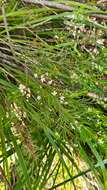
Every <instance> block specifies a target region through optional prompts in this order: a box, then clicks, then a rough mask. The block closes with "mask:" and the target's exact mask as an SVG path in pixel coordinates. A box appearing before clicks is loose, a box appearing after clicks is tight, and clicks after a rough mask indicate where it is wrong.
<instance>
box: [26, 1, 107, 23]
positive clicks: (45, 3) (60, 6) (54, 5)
mask: <svg viewBox="0 0 107 190" xmlns="http://www.w3.org/2000/svg"><path fill="white" fill-rule="evenodd" d="M23 1H24V2H25V3H29V4H35V5H41V6H47V7H50V8H55V9H61V10H63V11H70V12H71V11H73V10H75V8H74V7H71V6H67V5H64V4H62V3H57V2H50V1H46V0H23ZM89 16H93V17H96V18H101V19H105V20H107V15H106V14H100V13H96V12H93V13H92V12H91V13H89Z"/></svg>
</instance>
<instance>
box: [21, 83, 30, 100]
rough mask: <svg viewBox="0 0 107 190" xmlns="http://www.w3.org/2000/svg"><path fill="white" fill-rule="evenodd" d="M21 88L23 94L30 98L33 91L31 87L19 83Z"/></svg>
mask: <svg viewBox="0 0 107 190" xmlns="http://www.w3.org/2000/svg"><path fill="white" fill-rule="evenodd" d="M19 90H20V92H21V93H22V95H23V96H26V98H30V97H31V91H30V88H27V87H26V86H25V85H23V84H20V85H19Z"/></svg>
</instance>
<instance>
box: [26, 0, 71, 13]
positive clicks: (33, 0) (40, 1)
mask: <svg viewBox="0 0 107 190" xmlns="http://www.w3.org/2000/svg"><path fill="white" fill-rule="evenodd" d="M23 1H24V2H25V3H30V4H31V3H32V4H35V5H41V6H47V7H51V8H56V9H62V10H64V11H73V10H74V8H73V7H70V6H67V5H64V4H62V3H56V2H50V1H46V0H23Z"/></svg>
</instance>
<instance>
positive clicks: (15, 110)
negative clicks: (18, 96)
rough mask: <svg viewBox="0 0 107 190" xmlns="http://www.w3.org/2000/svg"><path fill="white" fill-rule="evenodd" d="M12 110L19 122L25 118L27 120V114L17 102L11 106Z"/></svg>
mask: <svg viewBox="0 0 107 190" xmlns="http://www.w3.org/2000/svg"><path fill="white" fill-rule="evenodd" d="M11 109H12V112H13V113H14V114H15V116H16V117H17V119H18V120H19V121H23V118H26V112H23V111H22V110H21V108H20V107H19V106H18V105H17V104H16V103H15V102H14V103H13V104H11Z"/></svg>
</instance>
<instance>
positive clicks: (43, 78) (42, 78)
mask: <svg viewBox="0 0 107 190" xmlns="http://www.w3.org/2000/svg"><path fill="white" fill-rule="evenodd" d="M40 80H41V82H42V83H44V82H45V81H46V79H45V77H44V75H41V79H40Z"/></svg>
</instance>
